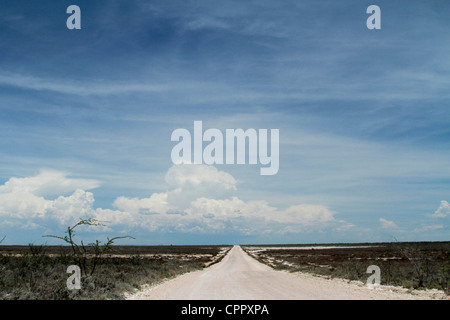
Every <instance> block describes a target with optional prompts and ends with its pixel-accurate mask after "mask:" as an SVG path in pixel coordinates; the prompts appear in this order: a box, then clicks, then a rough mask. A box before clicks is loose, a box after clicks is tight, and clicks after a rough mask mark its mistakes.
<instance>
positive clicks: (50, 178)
mask: <svg viewBox="0 0 450 320" xmlns="http://www.w3.org/2000/svg"><path fill="white" fill-rule="evenodd" d="M99 186H100V183H99V182H98V181H96V180H91V179H71V178H68V177H67V173H65V172H61V171H55V170H49V169H44V170H41V171H40V173H39V174H37V175H35V176H33V177H25V178H11V179H9V180H8V181H7V182H6V183H5V184H4V185H2V186H0V194H5V193H14V192H20V193H24V192H26V193H31V194H34V195H37V196H46V195H55V194H64V193H67V192H73V191H74V190H76V189H84V190H90V189H95V188H98V187H99Z"/></svg>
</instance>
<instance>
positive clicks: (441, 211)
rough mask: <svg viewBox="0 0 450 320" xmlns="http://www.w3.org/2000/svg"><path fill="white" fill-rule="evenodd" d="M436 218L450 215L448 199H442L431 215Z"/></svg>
mask: <svg viewBox="0 0 450 320" xmlns="http://www.w3.org/2000/svg"><path fill="white" fill-rule="evenodd" d="M431 216H432V217H435V218H445V217H448V216H450V205H449V203H448V202H447V201H445V200H442V201H441V205H440V206H439V208H438V209H437V210H436V211H435V212H434V214H432V215H431Z"/></svg>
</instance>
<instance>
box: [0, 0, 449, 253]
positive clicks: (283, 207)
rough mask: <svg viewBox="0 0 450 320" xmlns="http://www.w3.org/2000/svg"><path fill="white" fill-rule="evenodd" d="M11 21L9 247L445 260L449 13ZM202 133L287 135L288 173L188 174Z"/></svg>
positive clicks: (413, 6) (254, 12) (0, 51)
mask: <svg viewBox="0 0 450 320" xmlns="http://www.w3.org/2000/svg"><path fill="white" fill-rule="evenodd" d="M72 4H76V5H78V6H79V7H80V9H81V26H82V29H81V30H68V29H67V28H66V19H67V18H68V17H69V15H68V14H67V13H66V9H67V7H68V6H69V5H72ZM371 4H377V5H378V6H379V7H380V8H381V30H369V29H367V27H366V19H367V18H368V17H369V15H368V14H367V13H366V8H367V7H368V6H369V5H371ZM0 6H1V10H0V39H1V41H0V129H1V132H2V135H1V138H0V221H1V224H0V236H1V237H3V235H5V236H6V238H5V241H4V243H6V244H27V243H29V242H36V243H41V242H44V241H47V242H49V241H51V240H48V239H47V238H46V239H44V238H42V235H44V234H49V233H50V234H61V233H63V232H64V230H65V228H66V227H67V225H69V224H71V223H74V222H76V221H78V219H79V218H80V217H89V216H93V217H96V218H97V219H99V220H102V221H105V224H106V225H107V226H106V227H97V228H90V229H89V230H85V232H84V233H83V234H82V235H83V236H85V237H87V238H98V237H100V238H101V237H103V236H105V235H123V234H130V235H133V236H135V237H136V240H128V241H127V242H126V243H129V244H168V243H172V244H191V243H193V244H200V243H283V242H286V243H305V242H307V243H315V242H317V243H323V242H366V241H369V242H372V241H393V240H394V239H398V240H405V241H418V240H422V241H425V240H433V241H434V240H449V234H450V233H449V231H450V230H449V224H448V222H449V216H450V207H449V204H448V202H447V201H450V200H449V198H450V195H449V189H450V188H449V186H450V167H449V165H448V164H449V158H450V157H449V156H450V151H449V149H450V148H449V146H450V126H449V124H450V112H449V107H450V90H449V87H450V60H449V56H450V42H449V37H448V35H449V34H450V22H449V20H448V16H449V14H450V4H449V3H448V1H446V0H440V1H438V0H436V1H426V2H425V1H395V2H392V1H382V0H381V1H376V2H373V1H356V0H355V1H345V2H344V1H261V0H260V1H198V0H197V1H136V0H132V1H101V0H98V1H44V0H39V1H20V2H17V1H10V0H3V1H2V3H1V4H0ZM195 120H201V121H203V127H204V128H205V129H207V128H218V129H220V130H225V129H228V128H229V129H234V128H243V129H248V128H255V129H279V130H280V170H279V172H278V173H277V174H276V175H274V176H261V175H260V174H259V168H260V166H259V165H256V166H255V165H215V166H206V165H202V166H194V165H190V166H188V165H185V166H174V165H173V163H172V161H171V158H170V154H171V150H172V148H173V147H174V145H175V143H174V142H172V141H171V140H170V136H171V133H172V131H173V130H175V129H177V128H186V129H188V130H193V123H194V121H195Z"/></svg>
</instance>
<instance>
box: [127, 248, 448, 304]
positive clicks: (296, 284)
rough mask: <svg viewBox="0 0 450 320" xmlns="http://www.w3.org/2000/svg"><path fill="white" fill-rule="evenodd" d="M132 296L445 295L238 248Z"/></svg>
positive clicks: (298, 297) (301, 297) (300, 297)
mask: <svg viewBox="0 0 450 320" xmlns="http://www.w3.org/2000/svg"><path fill="white" fill-rule="evenodd" d="M126 298H127V299H129V300H388V299H389V300H393V299H394V300H410V299H420V300H424V299H443V298H444V299H446V296H445V295H444V294H442V293H441V292H440V291H437V290H431V291H417V292H412V293H411V292H408V291H407V290H406V289H403V288H396V287H388V286H380V287H379V288H376V289H369V288H368V287H367V286H366V285H365V284H363V283H348V281H344V280H339V279H325V278H321V277H316V276H313V275H310V274H306V273H288V272H285V271H277V270H274V269H272V268H270V267H269V266H267V265H265V264H262V263H260V262H258V261H257V260H255V259H254V258H252V257H250V256H249V255H248V254H247V253H245V252H244V251H243V250H242V248H241V247H239V246H234V247H233V248H232V249H231V250H230V251H229V252H228V254H227V255H226V256H225V257H224V258H223V259H222V260H221V261H220V262H218V263H216V264H214V265H212V266H210V267H208V268H205V269H203V270H200V271H195V272H191V273H186V274H183V275H181V276H179V277H176V278H174V279H171V280H168V281H165V282H163V283H161V284H159V285H156V286H152V287H147V288H145V289H143V290H140V291H137V292H135V293H132V294H127V295H126Z"/></svg>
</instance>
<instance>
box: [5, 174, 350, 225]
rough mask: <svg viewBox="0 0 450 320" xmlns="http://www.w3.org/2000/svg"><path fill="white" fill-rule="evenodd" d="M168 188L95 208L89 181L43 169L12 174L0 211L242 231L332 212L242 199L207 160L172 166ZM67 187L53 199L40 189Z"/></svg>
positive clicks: (36, 217)
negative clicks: (29, 173)
mask: <svg viewBox="0 0 450 320" xmlns="http://www.w3.org/2000/svg"><path fill="white" fill-rule="evenodd" d="M165 178H166V183H167V186H168V187H167V191H166V192H159V193H153V194H151V195H149V197H147V198H127V197H124V196H120V197H118V198H116V199H115V201H114V202H113V207H114V209H103V208H97V209H94V202H95V199H94V194H93V193H92V192H89V191H85V190H83V189H82V188H80V186H84V187H85V188H94V187H96V186H98V185H99V183H98V182H96V181H94V180H83V179H71V178H68V177H67V175H66V174H65V173H62V172H56V171H45V172H41V173H40V174H39V175H37V176H34V177H30V178H11V179H10V180H8V181H7V182H6V183H5V184H4V185H3V186H0V215H4V216H7V217H9V218H12V219H22V221H23V225H30V226H31V225H36V224H39V223H41V224H45V223H48V221H56V222H58V223H59V224H63V225H68V224H72V223H73V222H75V221H78V219H79V218H87V217H93V218H96V219H98V220H100V221H103V222H106V223H107V226H108V228H113V229H115V230H117V229H119V230H121V231H123V230H131V229H133V230H134V229H139V230H142V231H150V232H151V231H159V232H184V233H186V232H190V233H196V234H201V233H208V234H214V233H225V232H231V231H232V232H238V233H241V234H262V233H265V234H267V233H271V232H272V233H276V232H278V233H285V232H291V233H292V232H303V231H305V230H306V229H305V228H309V229H314V228H319V229H320V228H324V227H326V226H329V225H331V224H333V225H334V226H337V227H339V226H340V227H343V226H344V224H345V223H344V222H343V221H340V220H336V219H335V217H334V216H335V214H336V213H335V212H333V211H331V210H330V209H329V208H327V207H326V206H323V205H318V204H296V205H292V206H290V207H287V208H286V209H281V208H276V207H274V206H271V205H270V204H269V203H268V202H267V201H265V200H253V201H244V200H242V199H240V198H239V197H237V196H236V194H235V193H236V191H237V181H236V179H235V178H234V177H233V176H231V175H230V174H228V173H226V172H223V171H219V170H217V169H216V168H215V167H212V166H206V165H175V166H173V167H171V168H170V169H169V170H168V172H167V174H166V177H165ZM58 184H61V185H62V187H61V190H64V191H70V192H72V193H71V194H69V195H60V196H58V197H56V198H55V199H54V200H50V199H46V198H45V197H44V196H42V194H44V195H45V194H49V193H53V192H54V191H56V190H57V186H58Z"/></svg>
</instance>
